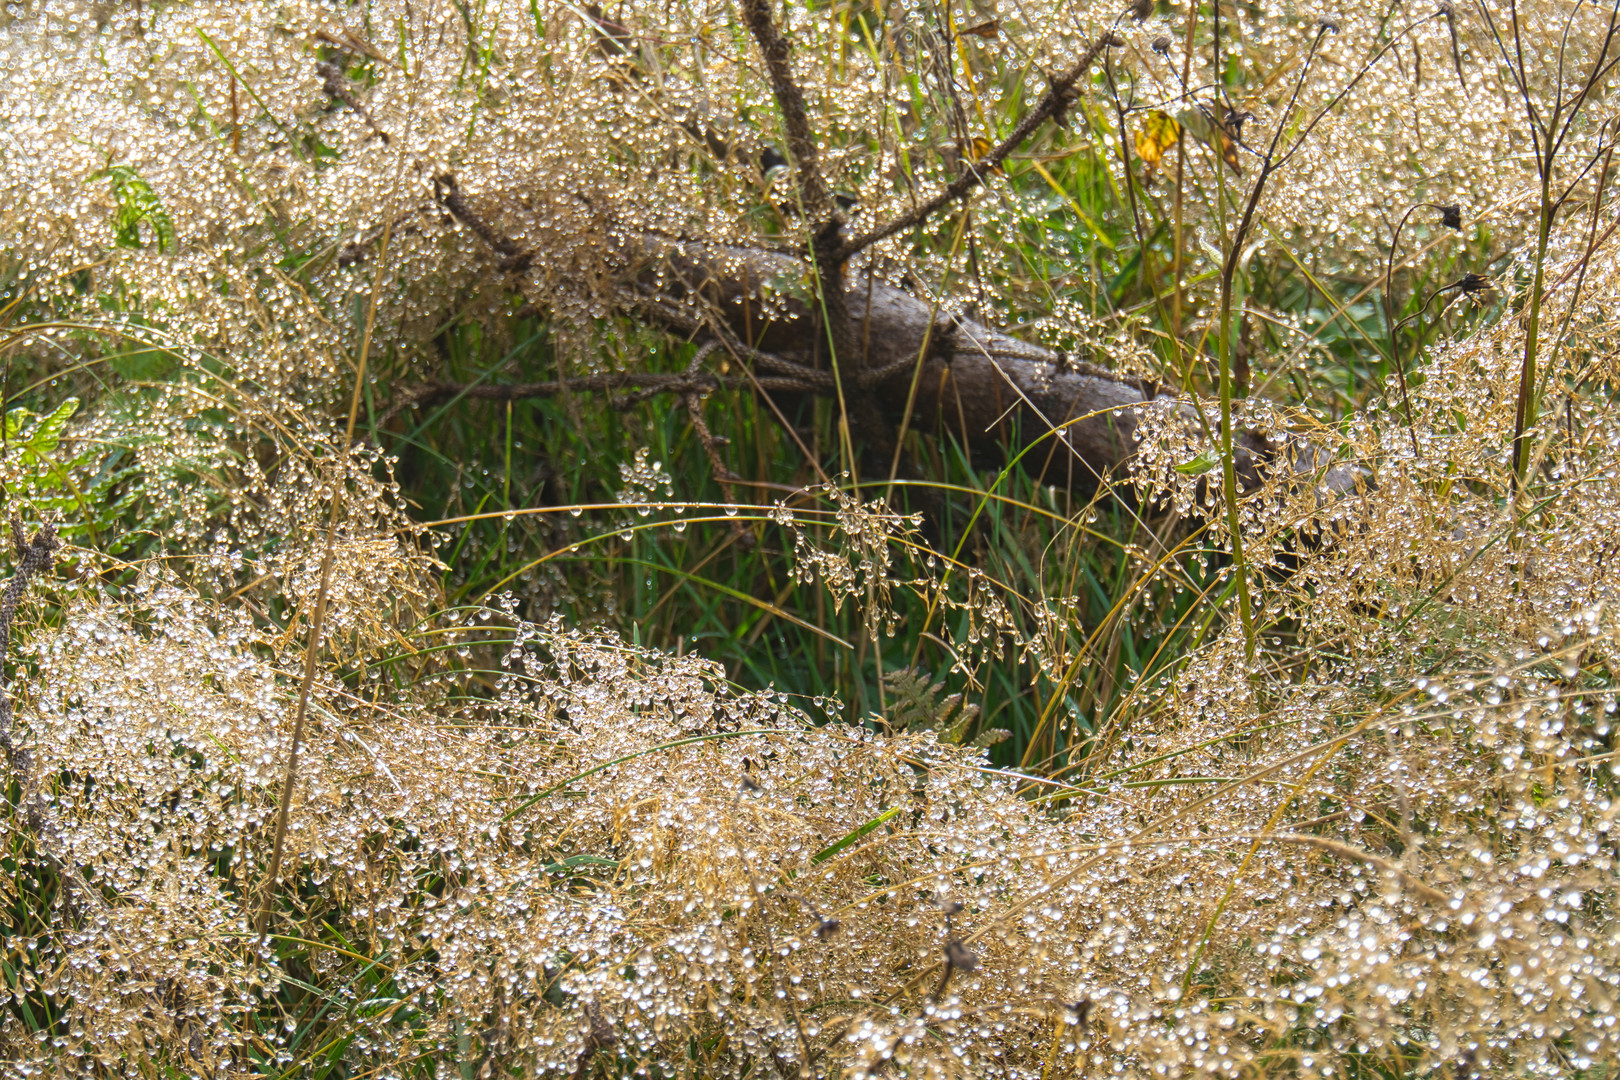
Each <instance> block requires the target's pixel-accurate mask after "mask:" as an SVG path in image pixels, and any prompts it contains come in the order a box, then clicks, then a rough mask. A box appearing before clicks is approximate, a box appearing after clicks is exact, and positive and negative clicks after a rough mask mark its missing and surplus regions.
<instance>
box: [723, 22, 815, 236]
mask: <svg viewBox="0 0 1620 1080" xmlns="http://www.w3.org/2000/svg"><path fill="white" fill-rule="evenodd" d="M742 12H743V18H744V19H746V20H747V22H748V29H749V32H750V33H752V34H753V35H754V41H755V42H756V43H758V45H759V52H760V55H761V56H763V57H764V58H765V68H766V71H767V72H768V73H769V75H770V82H771V93H772V94H773V95H775V97H776V104H777V106H778V107H779V108H780V109H781V110H782V127H783V129H784V131H785V132H786V134H787V144H788V151H789V152H790V153H791V154H792V155H793V164H794V166H795V168H797V169H798V172H799V192H800V194H801V196H802V197H803V199H804V210H805V217H806V219H807V220H810V221H815V222H818V223H820V221H821V218H822V216H823V215H824V214H825V213H826V212H827V210H828V208H829V207H830V206H831V204H832V199H831V197H830V195H829V194H828V191H827V182H826V181H825V180H823V179H822V177H821V169H820V167H819V166H818V165H817V163H816V138H815V135H814V134H813V133H812V132H811V130H810V116H809V114H808V113H807V112H806V111H805V107H804V92H803V91H801V90H800V89H799V84H798V82H796V81H795V80H794V78H793V65H792V63H791V62H790V59H789V55H788V43H787V39H786V38H784V37H783V36H782V32H781V31H780V30H779V29H777V26H776V20H775V19H773V18H771V9H770V5H769V3H767V0H743V2H742Z"/></svg>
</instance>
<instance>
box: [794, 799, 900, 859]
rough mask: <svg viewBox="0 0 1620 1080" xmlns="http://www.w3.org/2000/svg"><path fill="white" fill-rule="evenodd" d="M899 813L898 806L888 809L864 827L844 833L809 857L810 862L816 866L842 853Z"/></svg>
mask: <svg viewBox="0 0 1620 1080" xmlns="http://www.w3.org/2000/svg"><path fill="white" fill-rule="evenodd" d="M899 812H900V808H899V807H898V806H895V807H890V808H889V809H888V810H885V811H883V813H881V814H879V815H878V816H877V817H875V818H873V819H872V820H871V821H868V822H867V823H866V824H865V825H862V826H861V827H860V828H858V829H856V830H855V831H854V832H851V833H846V834H845V835H844V837H843V838H842V839H839V840H835V841H833V842H832V843H830V844H828V845H827V846H826V847H824V848H822V849H821V850H820V851H818V852H816V853H815V854H814V855H812V856H810V861H811V862H813V863H816V864H818V865H819V864H820V863H824V862H826V861H827V860H828V859H830V858H832V857H833V856H834V855H836V854H838V853H839V852H840V851H843V850H844V849H845V848H847V847H849V845H851V844H853V843H855V841H857V840H859V839H861V838H862V837H863V836H865V835H866V834H867V833H869V832H871V831H872V830H873V829H875V828H877V827H878V826H879V825H882V824H883V823H884V822H885V821H888V820H889V819H890V818H892V817H894V815H896V814H898V813H899Z"/></svg>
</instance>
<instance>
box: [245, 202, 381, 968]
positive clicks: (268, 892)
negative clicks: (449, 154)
mask: <svg viewBox="0 0 1620 1080" xmlns="http://www.w3.org/2000/svg"><path fill="white" fill-rule="evenodd" d="M400 175H403V171H402V172H401V174H400ZM398 186H399V182H398V178H397V177H396V180H395V194H396V195H397V194H398ZM393 229H394V218H393V215H392V214H390V215H389V216H388V218H387V220H386V221H385V223H384V225H383V234H382V239H381V241H380V242H379V245H378V249H377V274H376V277H375V278H374V279H373V282H372V288H371V303H370V304H369V305H368V307H367V308H366V325H365V330H364V331H363V332H362V334H361V337H360V358H359V361H358V362H357V364H356V370H355V375H354V393H353V394H352V395H351V396H350V398H349V419H348V423H347V425H346V426H345V427H344V431H343V443H342V445H341V446H340V447H338V454H337V463H338V467H339V468H343V467H344V466H345V463H346V462H347V461H348V458H349V448H350V447H351V446H353V445H354V428H355V421H356V420H357V419H358V417H359V415H360V399H361V395H362V394H363V393H364V392H365V383H366V361H367V359H368V357H369V356H370V354H371V338H372V332H373V331H374V330H375V328H376V325H377V298H378V297H379V296H381V295H382V287H383V268H384V266H385V264H386V262H387V254H388V244H389V241H390V240H391V239H392V237H393ZM342 504H343V500H342V498H341V497H340V493H339V492H338V491H336V490H334V491H333V493H332V500H331V510H330V513H329V514H328V516H327V521H326V550H325V551H324V552H323V553H322V555H321V585H320V589H319V590H318V591H317V592H316V594H315V610H314V611H313V612H312V613H311V614H310V620H309V643H308V645H307V646H306V647H305V651H304V676H303V679H302V680H301V681H300V682H299V685H298V705H297V708H296V709H295V711H294V713H293V734H292V746H291V747H290V748H289V749H288V751H287V771H286V773H285V775H284V776H283V777H282V781H281V798H280V804H279V806H278V807H277V810H276V831H275V838H274V840H273V841H272V842H271V847H270V866H269V868H268V869H267V870H266V871H265V875H264V884H263V885H262V886H261V892H262V893H263V899H262V900H261V902H260V905H259V913H258V916H257V917H256V918H255V919H254V922H253V929H254V932H255V934H257V936H258V937H259V939H260V940H261V941H263V940H264V934H265V930H266V928H267V927H268V926H269V923H270V909H271V907H273V906H274V904H275V898H276V882H277V880H278V879H279V878H280V877H281V860H282V855H283V852H284V850H285V847H286V841H287V824H288V821H289V819H290V818H291V817H292V793H293V785H294V784H295V783H296V782H297V780H298V751H299V750H300V748H301V747H302V746H303V742H304V723H305V721H306V720H307V719H308V717H309V698H310V693H311V691H312V689H313V688H314V685H315V668H316V665H317V663H318V661H319V659H320V651H321V633H322V631H323V630H324V628H325V625H326V604H327V600H328V598H329V596H330V593H331V587H332V566H333V564H334V563H335V562H336V560H337V529H338V521H339V513H340V510H341V507H342Z"/></svg>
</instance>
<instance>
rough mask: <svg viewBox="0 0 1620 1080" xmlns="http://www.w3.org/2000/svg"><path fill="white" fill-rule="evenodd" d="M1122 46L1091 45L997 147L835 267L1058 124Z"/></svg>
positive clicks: (869, 235) (1108, 39)
mask: <svg viewBox="0 0 1620 1080" xmlns="http://www.w3.org/2000/svg"><path fill="white" fill-rule="evenodd" d="M1123 44H1124V40H1123V39H1122V38H1120V37H1119V36H1118V35H1116V34H1114V33H1111V32H1110V33H1106V34H1104V35H1102V36H1101V37H1100V38H1098V39H1097V40H1096V41H1094V42H1092V43H1091V46H1090V48H1088V49H1086V51H1085V52H1084V53H1081V54H1080V59H1079V60H1078V61H1076V62H1075V64H1074V66H1072V67H1070V68H1069V70H1068V71H1066V72H1064V73H1063V74H1062V75H1060V76H1059V77H1058V78H1056V79H1053V80H1052V86H1051V88H1050V89H1048V90H1047V91H1046V93H1045V94H1044V95H1043V96H1042V97H1041V100H1040V101H1038V102H1036V104H1035V107H1034V108H1033V109H1031V110H1030V111H1029V112H1028V113H1026V114H1025V115H1024V118H1023V119H1022V120H1020V121H1019V122H1018V126H1017V127H1015V128H1013V130H1012V134H1010V135H1008V136H1007V137H1006V138H1005V139H1003V140H1002V141H1001V144H1000V145H999V146H997V147H996V148H995V149H993V150H991V151H990V152H989V153H988V154H986V155H985V156H984V157H982V158H980V159H979V160H978V161H975V162H973V163H972V164H971V165H969V166H968V168H967V171H965V172H964V173H962V175H961V176H958V177H957V178H956V179H955V180H952V181H951V182H950V183H949V184H947V185H945V187H944V188H943V189H941V190H940V191H939V192H938V193H937V194H935V195H934V197H933V198H931V199H929V200H928V201H926V202H923V203H921V204H919V205H918V206H916V207H914V208H913V209H911V210H908V211H906V212H905V213H904V214H901V215H900V216H899V217H896V218H893V219H891V220H890V221H888V222H886V223H885V224H883V225H879V226H878V227H877V228H875V229H871V230H869V231H867V232H864V233H861V234H860V235H858V236H856V237H854V238H853V239H851V240H848V241H846V242H845V243H844V244H843V245H842V246H841V247H839V248H838V249H837V251H836V252H835V253H834V258H835V260H836V261H837V262H839V263H843V262H847V261H848V260H849V258H850V257H851V256H853V255H855V254H857V253H858V252H860V251H863V250H865V249H866V248H869V247H871V246H872V245H873V244H875V243H877V242H878V241H879V240H884V239H887V238H888V237H891V236H893V235H894V234H895V233H897V232H901V231H903V230H905V229H909V228H911V227H912V226H914V225H920V224H922V223H923V222H924V221H926V220H928V218H929V217H931V216H932V215H933V214H934V213H935V212H937V211H938V210H940V209H941V208H942V207H945V206H948V205H949V204H951V203H953V202H955V201H956V200H957V199H960V198H962V197H963V196H965V195H966V194H968V193H969V192H970V191H972V190H973V189H974V188H976V187H978V186H980V185H981V184H983V183H984V178H985V176H986V175H987V174H989V173H991V172H994V171H995V170H996V169H998V168H999V167H1000V166H1001V163H1002V162H1004V161H1006V160H1007V158H1008V157H1010V156H1011V155H1012V153H1013V151H1014V150H1017V149H1018V148H1019V146H1021V145H1023V142H1024V140H1025V139H1027V138H1029V137H1030V135H1032V134H1033V133H1034V131H1035V129H1036V128H1038V127H1040V126H1041V125H1042V124H1044V123H1046V122H1047V121H1048V120H1061V119H1062V117H1063V114H1064V113H1065V112H1067V111H1068V108H1069V106H1070V105H1071V104H1072V103H1073V102H1074V99H1075V89H1074V86H1075V83H1077V82H1079V81H1080V77H1081V76H1082V75H1084V74H1085V73H1086V71H1087V70H1088V69H1089V68H1090V67H1091V65H1092V63H1093V62H1095V61H1096V59H1097V57H1099V56H1101V55H1102V52H1103V50H1104V49H1107V48H1110V47H1111V46H1115V45H1123Z"/></svg>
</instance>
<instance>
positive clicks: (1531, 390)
mask: <svg viewBox="0 0 1620 1080" xmlns="http://www.w3.org/2000/svg"><path fill="white" fill-rule="evenodd" d="M1553 210H1554V205H1553V202H1552V169H1551V168H1550V167H1549V168H1544V169H1543V170H1542V171H1541V228H1540V231H1539V233H1538V234H1537V237H1536V266H1535V276H1534V279H1533V280H1532V282H1531V285H1530V311H1529V314H1528V315H1527V317H1526V319H1525V329H1524V361H1523V363H1522V364H1521V365H1520V367H1519V400H1518V404H1517V406H1516V408H1515V409H1514V413H1513V476H1512V483H1513V490H1514V493H1515V494H1517V493H1518V492H1520V491H1522V490H1524V481H1525V476H1524V472H1525V465H1526V464H1527V460H1528V459H1527V455H1526V453H1525V451H1526V449H1527V446H1528V442H1527V440H1526V438H1525V432H1526V431H1527V430H1528V429H1530V428H1532V427H1534V426H1535V423H1536V353H1537V349H1538V347H1539V346H1540V334H1541V299H1542V295H1541V294H1542V286H1543V277H1544V275H1545V273H1546V264H1547V242H1548V239H1549V238H1550V237H1551V235H1552V226H1553Z"/></svg>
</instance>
